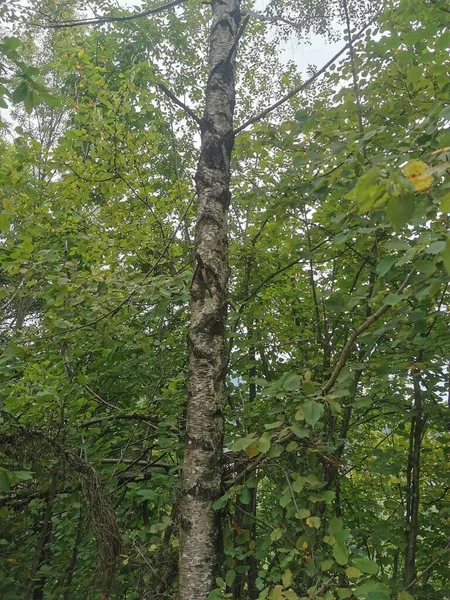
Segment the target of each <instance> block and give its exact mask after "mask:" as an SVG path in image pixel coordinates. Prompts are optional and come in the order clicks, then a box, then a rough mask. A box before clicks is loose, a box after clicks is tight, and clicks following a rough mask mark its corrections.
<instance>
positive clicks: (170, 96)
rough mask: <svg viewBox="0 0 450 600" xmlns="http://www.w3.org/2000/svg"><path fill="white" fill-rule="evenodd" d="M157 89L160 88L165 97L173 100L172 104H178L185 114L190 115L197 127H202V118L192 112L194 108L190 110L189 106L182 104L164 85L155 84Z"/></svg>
mask: <svg viewBox="0 0 450 600" xmlns="http://www.w3.org/2000/svg"><path fill="white" fill-rule="evenodd" d="M155 85H156V87H158V88H159V89H160V90H161V91H162V92H164V93H165V95H166V96H167V97H168V98H170V99H171V100H172V102H173V103H174V104H176V105H177V106H179V107H180V108H182V109H183V110H184V112H185V113H186V114H187V115H189V116H190V117H191V119H192V120H193V121H195V122H196V123H197V125H198V126H199V127H200V125H201V119H200V117H198V116H197V115H196V114H195V112H194V111H193V110H192V108H189V106H186V104H184V102H181V100H179V99H178V98H177V97H176V96H175V94H173V93H172V92H171V91H170V90H169V88H167V87H166V86H165V85H164V84H163V83H159V82H157V83H155Z"/></svg>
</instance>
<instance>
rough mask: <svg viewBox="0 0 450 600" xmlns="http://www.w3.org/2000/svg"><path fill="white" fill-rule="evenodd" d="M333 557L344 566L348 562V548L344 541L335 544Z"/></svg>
mask: <svg viewBox="0 0 450 600" xmlns="http://www.w3.org/2000/svg"><path fill="white" fill-rule="evenodd" d="M333 557H334V560H335V561H336V562H337V563H338V565H341V566H344V565H346V564H347V563H348V550H347V546H346V545H345V544H344V543H343V542H335V543H334V544H333Z"/></svg>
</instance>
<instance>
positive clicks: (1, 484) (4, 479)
mask: <svg viewBox="0 0 450 600" xmlns="http://www.w3.org/2000/svg"><path fill="white" fill-rule="evenodd" d="M0 490H1V491H2V492H7V491H8V490H9V477H8V475H7V473H6V470H5V469H0Z"/></svg>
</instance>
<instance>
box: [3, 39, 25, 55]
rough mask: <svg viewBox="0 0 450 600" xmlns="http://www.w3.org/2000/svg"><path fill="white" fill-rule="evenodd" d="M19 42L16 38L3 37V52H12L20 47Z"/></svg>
mask: <svg viewBox="0 0 450 600" xmlns="http://www.w3.org/2000/svg"><path fill="white" fill-rule="evenodd" d="M20 44H21V41H20V40H19V38H16V37H5V38H3V39H2V43H1V45H2V46H3V49H4V51H6V52H14V51H15V50H17V48H18V47H19V46H20Z"/></svg>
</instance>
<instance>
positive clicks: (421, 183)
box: [402, 160, 432, 192]
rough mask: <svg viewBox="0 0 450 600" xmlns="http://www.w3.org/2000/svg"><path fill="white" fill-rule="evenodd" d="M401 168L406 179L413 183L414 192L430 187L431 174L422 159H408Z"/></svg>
mask: <svg viewBox="0 0 450 600" xmlns="http://www.w3.org/2000/svg"><path fill="white" fill-rule="evenodd" d="M402 170H403V175H404V176H405V177H406V179H408V180H409V181H411V183H412V184H413V185H414V188H415V190H416V192H422V191H423V190H427V189H428V188H429V187H430V185H431V182H432V176H431V173H430V172H429V169H428V165H427V163H424V162H423V160H410V161H409V162H407V163H406V165H405V166H404V167H403V169H402Z"/></svg>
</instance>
